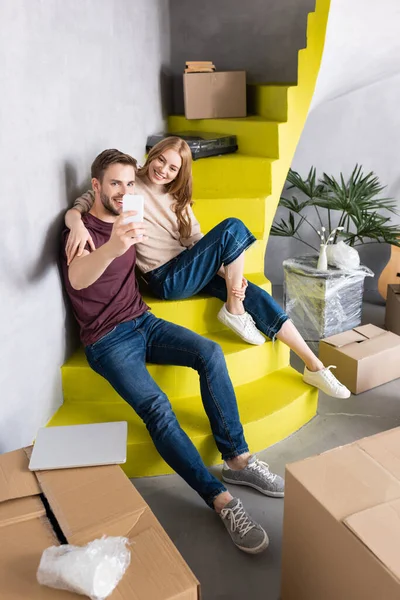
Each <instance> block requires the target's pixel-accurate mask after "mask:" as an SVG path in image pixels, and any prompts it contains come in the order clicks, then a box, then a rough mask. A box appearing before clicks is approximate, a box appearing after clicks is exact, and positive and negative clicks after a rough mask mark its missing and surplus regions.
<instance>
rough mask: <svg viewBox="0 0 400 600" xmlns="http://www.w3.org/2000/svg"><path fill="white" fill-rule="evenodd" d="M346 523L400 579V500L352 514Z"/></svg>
mask: <svg viewBox="0 0 400 600" xmlns="http://www.w3.org/2000/svg"><path fill="white" fill-rule="evenodd" d="M344 523H345V525H346V526H347V527H348V528H349V529H350V530H351V531H352V532H353V533H354V534H355V535H356V536H357V537H358V538H359V539H360V540H361V541H362V542H363V544H365V545H366V546H367V547H368V548H369V549H370V550H371V552H373V553H374V554H375V556H376V557H377V558H378V559H379V560H380V561H381V562H382V563H383V564H384V565H385V566H386V567H387V568H388V569H389V570H390V571H391V572H392V573H393V574H394V575H395V576H396V577H397V578H398V579H399V580H400V560H399V548H400V500H395V501H394V502H388V503H386V504H381V505H379V506H374V507H373V508H369V509H368V510H364V511H362V512H359V513H356V514H354V515H351V516H350V517H348V518H347V519H346V520H345V521H344Z"/></svg>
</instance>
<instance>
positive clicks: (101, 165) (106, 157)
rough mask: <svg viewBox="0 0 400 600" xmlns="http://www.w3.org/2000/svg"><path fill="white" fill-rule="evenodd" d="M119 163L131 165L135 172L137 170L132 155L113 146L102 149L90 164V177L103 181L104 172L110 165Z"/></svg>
mask: <svg viewBox="0 0 400 600" xmlns="http://www.w3.org/2000/svg"><path fill="white" fill-rule="evenodd" d="M115 164H121V165H131V166H132V167H133V168H134V169H135V172H136V171H137V161H136V159H135V158H133V156H130V155H129V154H125V153H124V152H120V151H119V150H116V149H115V148H113V149H111V150H103V152H101V153H100V154H99V155H98V156H96V158H95V159H94V161H93V164H92V169H91V173H92V179H98V180H99V181H100V182H101V181H103V177H104V173H105V171H106V169H107V168H108V167H109V166H110V165H115Z"/></svg>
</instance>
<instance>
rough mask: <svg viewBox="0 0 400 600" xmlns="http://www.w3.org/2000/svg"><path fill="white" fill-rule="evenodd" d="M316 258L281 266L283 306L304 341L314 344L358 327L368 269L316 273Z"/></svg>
mask: <svg viewBox="0 0 400 600" xmlns="http://www.w3.org/2000/svg"><path fill="white" fill-rule="evenodd" d="M317 262H318V257H317V256H301V257H299V258H293V259H287V260H285V261H284V262H283V269H284V275H285V278H284V305H285V310H286V313H287V314H288V316H289V317H290V319H291V320H292V321H293V323H294V325H295V326H296V327H297V329H298V330H299V331H300V333H301V335H302V336H303V338H304V339H305V340H306V341H310V342H315V341H319V340H320V339H323V338H326V337H329V336H330V335H334V334H336V333H340V332H342V331H347V330H348V329H352V328H353V327H357V326H358V325H360V324H361V312H362V300H363V293H364V279H365V277H373V275H374V274H373V272H372V271H371V270H370V269H368V267H364V266H359V267H358V268H355V269H347V270H344V269H337V268H334V267H330V268H329V270H328V271H319V270H318V269H317Z"/></svg>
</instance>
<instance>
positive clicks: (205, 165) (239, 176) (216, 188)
mask: <svg viewBox="0 0 400 600" xmlns="http://www.w3.org/2000/svg"><path fill="white" fill-rule="evenodd" d="M273 162H274V161H273V159H271V158H261V157H258V156H245V155H243V154H239V153H235V154H226V155H223V156H212V157H209V158H202V159H200V160H195V161H194V162H193V194H194V196H195V197H197V198H237V197H239V198H242V197H243V198H249V197H267V196H268V195H269V193H270V191H271V176H272V169H273V167H272V165H273Z"/></svg>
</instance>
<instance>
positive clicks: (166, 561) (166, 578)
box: [116, 512, 199, 600]
mask: <svg viewBox="0 0 400 600" xmlns="http://www.w3.org/2000/svg"><path fill="white" fill-rule="evenodd" d="M130 540H131V542H132V544H131V547H130V550H131V564H130V567H129V569H128V571H127V572H126V573H125V576H124V577H123V578H122V580H121V582H120V583H119V585H118V588H117V590H116V592H118V595H117V594H116V598H117V597H118V598H120V597H121V598H131V599H132V600H142V599H144V598H146V599H147V598H148V599H150V598H157V600H175V599H176V600H178V599H179V600H198V594H199V590H198V587H199V584H198V581H197V579H196V578H195V577H194V575H193V574H192V572H191V571H190V569H189V567H188V566H187V564H186V563H185V561H184V560H183V558H182V557H181V555H180V554H179V552H178V551H177V549H176V548H175V546H174V545H173V544H172V542H171V540H170V539H169V537H168V536H167V535H166V533H165V532H164V531H163V529H162V527H161V526H160V524H159V523H158V521H157V519H156V518H155V517H154V515H152V514H151V513H150V512H147V513H146V514H145V515H144V517H143V520H142V519H141V522H140V527H139V531H138V533H136V534H135V533H134V532H133V533H132V534H131V536H130Z"/></svg>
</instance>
